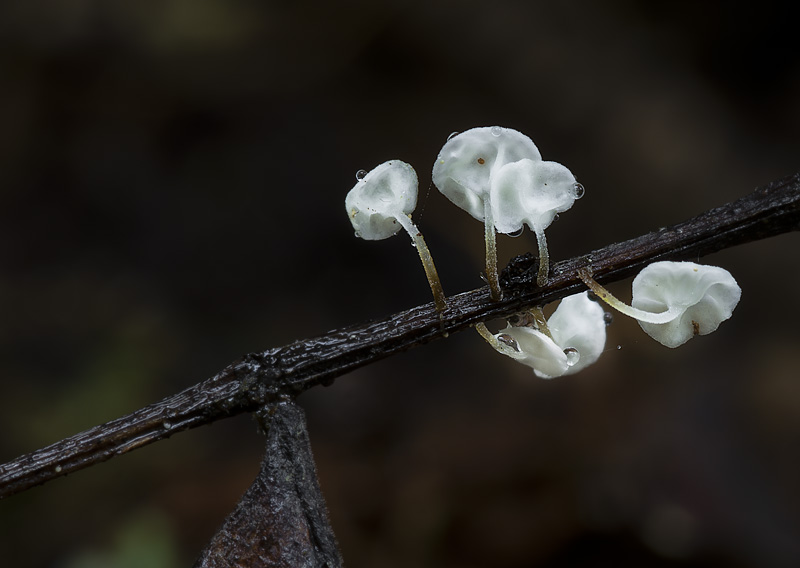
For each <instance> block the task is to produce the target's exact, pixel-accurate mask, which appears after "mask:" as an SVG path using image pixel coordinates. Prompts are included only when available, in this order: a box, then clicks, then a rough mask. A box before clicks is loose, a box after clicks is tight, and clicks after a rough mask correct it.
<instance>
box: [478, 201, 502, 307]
mask: <svg viewBox="0 0 800 568" xmlns="http://www.w3.org/2000/svg"><path fill="white" fill-rule="evenodd" d="M483 224H484V236H485V241H486V278H488V279H489V288H490V289H491V294H492V300H494V301H495V302H499V301H500V300H502V299H503V291H502V290H501V289H500V278H499V277H498V275H497V240H496V238H495V229H494V217H493V216H492V204H491V201H490V200H489V197H488V196H487V197H486V199H485V201H484V203H483Z"/></svg>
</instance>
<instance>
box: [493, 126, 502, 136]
mask: <svg viewBox="0 0 800 568" xmlns="http://www.w3.org/2000/svg"><path fill="white" fill-rule="evenodd" d="M502 133H503V129H502V128H500V127H499V126H492V136H500V135H501V134H502Z"/></svg>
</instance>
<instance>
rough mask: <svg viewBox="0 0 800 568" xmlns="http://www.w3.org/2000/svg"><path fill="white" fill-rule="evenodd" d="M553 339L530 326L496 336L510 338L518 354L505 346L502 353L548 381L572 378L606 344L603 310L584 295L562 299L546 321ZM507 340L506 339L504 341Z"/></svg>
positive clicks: (508, 328) (594, 359)
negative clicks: (558, 378)
mask: <svg viewBox="0 0 800 568" xmlns="http://www.w3.org/2000/svg"><path fill="white" fill-rule="evenodd" d="M547 326H548V327H549V328H550V334H551V335H552V336H553V339H550V338H549V337H547V336H546V335H545V334H544V333H542V332H541V331H538V330H536V329H533V328H531V327H512V326H509V327H507V328H505V329H504V330H502V331H501V332H500V333H498V334H497V335H496V336H495V337H499V336H501V335H507V336H510V337H511V338H512V339H513V340H514V341H515V342H516V344H517V346H518V347H519V351H517V350H516V349H514V348H513V347H511V346H508V345H507V344H505V345H504V348H503V353H504V354H506V355H508V356H509V357H511V358H513V359H516V360H517V361H519V362H520V363H523V364H525V365H528V366H529V367H531V368H533V372H534V373H535V374H536V376H538V377H541V378H543V379H551V378H554V377H561V376H564V375H572V374H575V373H577V372H578V371H581V370H583V369H585V368H586V367H588V366H589V365H591V364H592V363H594V362H595V361H597V359H598V358H599V357H600V354H601V353H602V352H603V349H604V347H605V344H606V323H605V318H604V312H603V308H602V307H601V306H600V304H598V303H597V302H593V301H591V300H590V299H589V296H588V294H587V293H586V292H583V293H581V294H575V295H573V296H568V297H566V298H564V299H563V300H561V303H560V304H559V305H558V308H557V309H556V311H555V312H554V313H553V315H552V316H550V319H549V320H548V321H547ZM506 340H507V338H506Z"/></svg>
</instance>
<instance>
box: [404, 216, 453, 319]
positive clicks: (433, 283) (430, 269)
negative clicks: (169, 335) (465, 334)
mask: <svg viewBox="0 0 800 568" xmlns="http://www.w3.org/2000/svg"><path fill="white" fill-rule="evenodd" d="M395 218H396V219H397V222H398V223H400V225H401V226H402V227H403V228H404V229H405V230H406V232H407V233H408V234H409V236H410V237H411V240H412V241H413V242H414V246H415V247H416V249H417V253H419V259H420V260H421V261H422V268H424V269H425V276H427V277H428V284H429V285H430V287H431V292H433V301H434V303H435V304H436V311H439V312H442V311H444V310H445V309H446V308H447V300H446V299H445V295H444V290H442V282H441V280H439V273H438V272H436V265H434V264H433V257H432V256H431V251H430V249H428V245H426V244H425V239H424V238H423V237H422V233H421V232H420V230H419V229H418V228H417V226H416V225H415V224H414V222H413V221H411V219H410V218H409V217H408V215H405V214H403V213H398V214H397V216H396V217H395Z"/></svg>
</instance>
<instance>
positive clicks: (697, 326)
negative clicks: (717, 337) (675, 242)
mask: <svg viewBox="0 0 800 568" xmlns="http://www.w3.org/2000/svg"><path fill="white" fill-rule="evenodd" d="M578 276H580V278H581V279H582V280H583V282H584V283H585V284H586V285H587V286H588V287H589V288H590V289H591V290H592V291H593V292H594V293H595V294H597V296H598V297H600V298H601V299H602V300H603V301H605V302H606V303H608V304H609V305H610V306H611V307H613V308H615V309H617V310H618V311H620V312H622V313H623V314H625V315H627V316H630V317H632V318H635V319H636V320H638V321H639V325H640V326H641V328H642V329H643V330H644V331H645V333H647V334H648V335H649V336H650V337H652V338H653V339H655V340H656V341H658V342H659V343H661V344H662V345H665V346H667V347H678V346H680V345H683V344H684V343H686V342H687V341H689V340H690V339H691V338H692V337H694V336H695V335H706V334H709V333H711V332H713V331H716V329H717V328H718V327H719V324H720V323H722V322H723V321H725V320H726V319H728V318H729V317H731V314H733V310H734V308H735V307H736V305H737V304H738V303H739V299H740V298H741V295H742V289H741V288H740V287H739V285H738V284H737V283H736V280H735V279H734V278H733V276H731V273H730V272H728V271H727V270H725V269H724V268H720V267H718V266H706V265H701V264H695V263H694V262H670V261H661V262H654V263H652V264H650V265H648V266H646V267H645V268H644V269H643V270H642V271H641V272H640V273H639V274H638V275H637V276H636V278H634V280H633V301H632V302H631V304H632V305H631V306H628V305H627V304H625V303H623V302H621V301H620V300H618V299H617V298H616V297H614V296H613V295H612V294H611V292H609V291H608V290H607V289H606V288H604V287H603V286H601V285H600V284H598V283H597V282H596V281H595V280H594V279H593V278H592V275H591V273H590V272H589V271H588V270H587V269H581V270H579V271H578Z"/></svg>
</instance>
